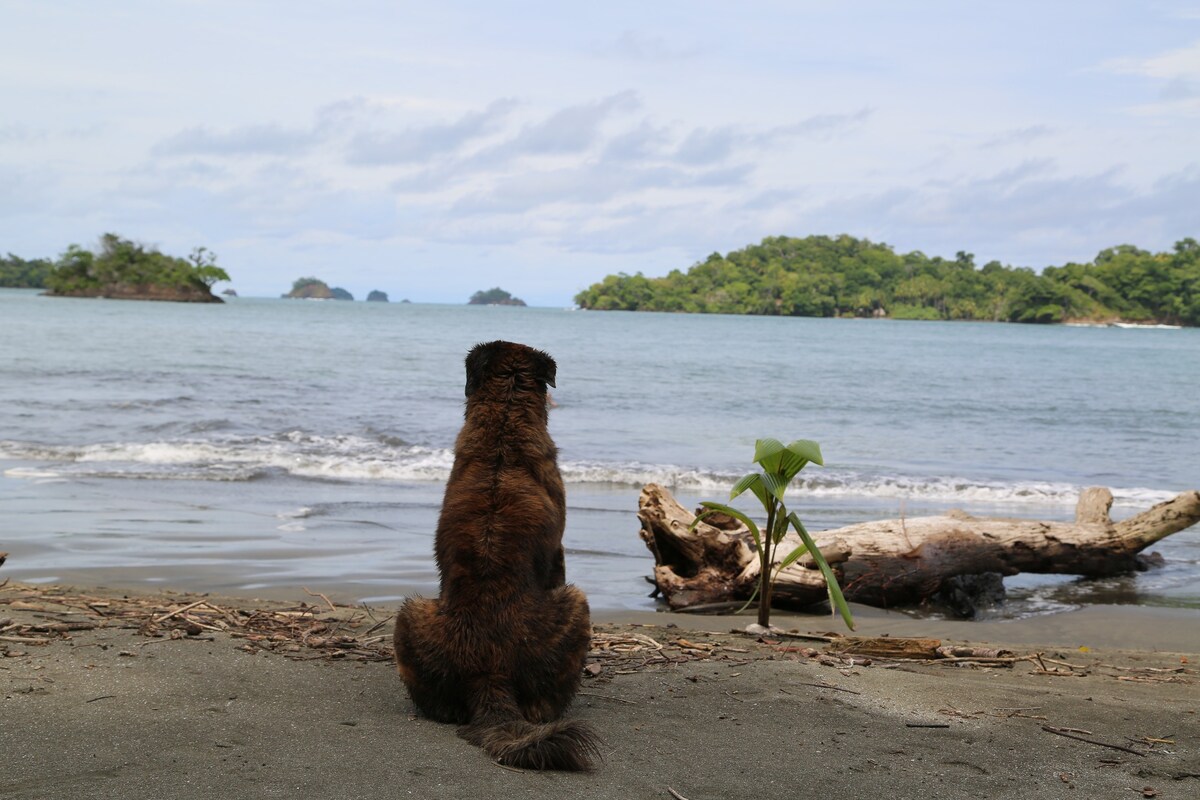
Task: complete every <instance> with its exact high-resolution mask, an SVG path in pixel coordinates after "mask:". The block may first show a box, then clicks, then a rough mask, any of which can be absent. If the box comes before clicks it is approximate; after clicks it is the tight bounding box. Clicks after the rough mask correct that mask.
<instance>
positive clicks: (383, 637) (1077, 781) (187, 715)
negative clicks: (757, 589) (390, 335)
mask: <svg viewBox="0 0 1200 800" xmlns="http://www.w3.org/2000/svg"><path fill="white" fill-rule="evenodd" d="M298 594H299V595H300V596H299V597H298V598H297V599H296V600H295V601H294V602H291V603H282V602H278V601H262V600H253V599H248V598H221V597H215V596H208V595H188V594H177V593H164V594H159V595H141V594H131V593H128V592H123V591H115V590H110V589H102V588H98V587H88V588H79V587H74V588H72V587H47V586H29V585H24V584H17V583H13V582H10V583H8V584H7V585H5V586H4V587H3V588H0V656H3V657H0V697H2V698H3V699H2V704H0V721H2V723H3V724H0V753H3V754H4V756H3V760H2V761H0V796H4V797H13V798H75V797H79V798H83V797H88V798H103V797H122V798H138V797H172V798H192V797H196V798H199V797H205V798H208V797H212V796H214V795H217V794H221V795H231V796H238V797H331V798H332V797H347V798H352V797H365V796H379V795H387V796H399V797H472V796H473V797H495V796H509V795H512V796H522V797H534V798H539V797H546V798H551V797H553V798H573V797H580V798H583V797H587V798H597V797H604V798H607V797H612V798H653V797H662V798H671V797H684V798H687V800H701V798H733V797H757V798H776V797H778V798H784V797H788V798H793V797H799V796H816V795H817V794H818V793H821V794H824V793H837V794H838V795H839V796H846V795H851V796H890V797H899V798H907V797H945V798H959V797H963V798H965V797H989V798H1006V797H1012V798H1018V797H1033V796H1037V797H1089V798H1093V797H1095V798H1109V797H1111V798H1121V797H1134V796H1138V795H1142V796H1146V797H1162V798H1191V797H1195V796H1196V793H1197V791H1200V716H1198V714H1197V712H1198V711H1200V691H1198V690H1197V679H1198V676H1197V665H1198V664H1200V618H1197V616H1196V615H1195V614H1194V613H1191V612H1186V611H1173V610H1170V609H1146V608H1135V607H1093V608H1090V609H1087V610H1085V611H1081V612H1077V613H1073V614H1061V615H1056V616H1051V617H1044V618H1040V619H1035V620H1028V621H1023V622H1009V623H998V624H989V623H983V624H978V623H975V624H972V623H961V622H943V621H930V620H918V619H912V618H909V617H906V616H903V615H899V614H886V613H883V612H880V611H877V610H872V609H866V608H859V609H857V613H858V615H859V622H860V624H859V630H858V631H856V632H855V633H856V635H861V636H863V637H880V636H884V635H887V636H888V637H889V638H896V637H924V638H936V639H938V640H939V641H940V642H941V643H942V644H943V645H958V646H959V649H958V650H957V651H956V652H961V653H969V654H974V656H975V657H969V656H968V657H960V658H958V659H947V658H937V659H932V658H928V659H920V660H912V659H909V660H894V659H889V658H880V657H878V656H863V655H853V654H851V653H848V652H847V651H846V647H847V643H846V640H845V639H844V638H842V637H836V636H835V637H832V638H831V639H830V637H823V636H822V632H836V628H835V626H834V623H833V620H831V619H829V618H826V617H814V616H793V615H783V614H779V615H776V616H775V618H774V621H775V622H776V623H777V624H778V625H779V626H780V627H781V628H783V629H784V630H785V631H792V633H784V634H780V635H772V636H767V637H757V638H756V637H752V636H748V635H746V634H744V633H733V632H731V631H732V629H734V628H740V627H742V626H744V625H745V623H746V622H748V621H749V620H748V619H747V618H745V617H736V618H734V617H693V616H681V615H671V614H641V615H639V614H628V613H621V614H618V615H617V616H616V617H615V618H614V617H613V616H612V615H605V614H599V615H597V616H596V618H595V623H596V628H595V631H596V633H595V639H594V646H593V650H592V654H591V657H590V658H589V663H588V667H587V676H586V677H585V678H584V683H583V688H582V690H581V693H580V695H579V697H578V699H577V701H576V704H575V706H574V708H573V710H572V714H573V715H574V716H576V717H578V718H580V719H584V720H587V721H588V722H589V723H590V724H592V725H593V726H594V727H595V729H596V730H597V731H598V732H599V734H600V735H601V737H602V738H603V740H604V757H605V761H604V763H603V764H602V765H601V766H600V768H599V769H598V770H596V771H595V772H594V773H591V774H585V775H572V774H555V773H548V774H539V773H534V772H526V771H516V770H512V769H509V768H504V767H500V766H498V765H496V764H494V763H492V762H490V761H489V760H488V759H487V758H486V757H485V756H484V755H483V753H482V752H481V751H479V750H478V749H476V748H474V747H472V746H471V745H468V744H467V743H465V742H464V741H462V740H460V739H458V738H457V737H456V736H455V733H454V729H453V727H451V726H447V725H441V724H437V723H434V722H430V721H428V720H425V719H421V718H419V717H417V716H416V714H415V712H414V709H413V707H412V704H411V702H410V701H409V700H408V697H407V696H406V694H405V692H404V690H403V687H402V685H401V683H400V681H399V679H398V678H397V677H396V675H395V673H394V670H393V668H392V666H391V664H390V663H389V661H388V660H387V655H388V647H389V641H388V640H389V638H390V636H389V633H390V631H389V627H388V617H389V616H390V609H387V608H370V609H368V608H365V607H362V606H359V607H349V606H338V605H335V604H333V603H332V602H330V601H329V600H327V598H325V597H322V596H319V595H309V594H307V593H304V592H301V593H298ZM810 634H813V635H810ZM867 641H870V639H869V638H868V639H867ZM673 793H674V794H673Z"/></svg>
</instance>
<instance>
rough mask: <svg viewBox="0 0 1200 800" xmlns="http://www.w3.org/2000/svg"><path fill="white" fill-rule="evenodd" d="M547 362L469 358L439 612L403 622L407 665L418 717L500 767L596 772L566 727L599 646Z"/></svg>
mask: <svg viewBox="0 0 1200 800" xmlns="http://www.w3.org/2000/svg"><path fill="white" fill-rule="evenodd" d="M554 375H555V364H554V359H552V358H551V357H550V356H549V355H547V354H546V353H543V352H541V351H540V350H534V349H533V348H530V347H526V346H525V345H522V344H514V343H512V342H489V343H488V344H481V345H477V346H476V347H474V348H473V349H472V350H471V352H470V353H468V354H467V410H466V422H465V423H464V424H463V427H462V431H461V432H460V433H459V434H458V440H457V441H456V442H455V445H454V467H453V469H452V470H451V472H450V480H449V482H448V483H447V485H446V497H445V500H444V502H443V504H442V514H441V518H440V519H439V520H438V527H437V539H436V543H435V545H434V552H435V554H436V556H437V564H438V571H439V573H440V574H441V596H440V597H439V598H438V599H437V600H427V599H423V598H419V597H414V598H410V599H409V600H407V601H406V602H405V603H404V605H403V606H401V608H400V612H399V614H398V615H397V617H396V636H395V645H396V665H397V667H398V668H399V670H400V677H401V678H403V679H404V683H405V684H406V685H407V686H408V692H409V694H410V695H411V696H412V699H413V702H414V703H416V705H417V708H419V709H420V710H421V711H422V712H424V713H425V714H426V715H427V716H429V717H432V718H433V719H436V720H439V721H441V722H455V723H458V724H460V725H462V726H463V727H461V728H459V731H458V732H459V735H460V736H462V737H463V738H465V739H466V740H467V741H469V742H472V743H474V744H476V745H479V746H480V747H482V748H483V749H484V750H485V751H487V753H488V755H490V756H491V757H492V758H494V759H496V760H497V761H498V762H500V763H502V764H508V765H511V766H517V767H527V768H531V769H571V770H586V769H590V767H591V763H592V759H593V757H595V756H596V755H597V754H598V751H597V740H596V737H595V735H594V734H592V732H591V731H590V730H589V729H588V728H587V727H586V726H584V725H582V724H581V723H578V722H569V721H562V720H560V719H559V717H561V716H562V714H563V712H564V711H565V710H566V708H567V706H568V705H569V704H570V702H571V699H572V697H574V695H575V692H576V691H577V690H578V688H579V681H580V677H581V674H582V671H583V663H584V660H585V659H586V657H587V651H588V646H589V643H590V641H591V622H590V619H589V616H588V605H587V599H586V598H585V597H584V595H583V592H581V591H580V590H579V589H576V588H575V587H574V586H567V585H565V583H564V581H565V572H564V566H563V548H562V534H563V525H564V523H565V521H566V498H565V495H564V492H563V484H562V478H561V476H560V475H559V472H558V464H557V461H556V455H557V449H556V448H555V446H554V442H553V441H552V440H551V439H550V434H549V433H548V432H547V430H546V417H547V411H546V387H547V385H549V386H554Z"/></svg>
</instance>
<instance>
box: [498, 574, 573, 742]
mask: <svg viewBox="0 0 1200 800" xmlns="http://www.w3.org/2000/svg"><path fill="white" fill-rule="evenodd" d="M530 627H531V629H532V630H533V631H536V634H535V635H534V636H532V637H531V639H530V647H529V648H528V649H527V651H526V652H525V654H524V660H523V667H522V669H521V670H520V671H519V672H517V673H516V675H514V678H515V687H514V688H515V689H516V696H517V702H518V703H519V705H520V707H521V712H522V714H523V716H524V717H525V718H526V719H528V720H530V721H531V722H546V721H549V720H553V719H558V718H559V717H561V716H562V715H563V712H565V711H566V710H567V707H568V706H569V705H570V704H571V700H572V699H573V698H574V697H575V693H576V692H577V691H578V690H579V683H580V680H581V679H582V677H583V665H584V662H585V661H586V660H587V654H588V649H589V647H590V646H591V642H592V624H591V618H590V616H589V614H588V604H587V598H586V597H585V596H584V594H583V592H581V591H580V590H579V589H577V588H575V587H574V586H562V587H559V588H558V589H554V590H552V591H549V592H547V593H546V594H545V596H544V598H543V599H542V601H541V603H539V607H538V613H537V615H536V616H535V617H534V619H533V620H532V624H531V625H530Z"/></svg>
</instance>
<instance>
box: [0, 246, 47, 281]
mask: <svg viewBox="0 0 1200 800" xmlns="http://www.w3.org/2000/svg"><path fill="white" fill-rule="evenodd" d="M53 269H54V262H53V261H51V260H50V259H48V258H35V259H33V260H31V261H26V260H25V259H23V258H21V257H19V256H15V255H13V254H12V253H9V254H8V256H7V257H5V258H0V286H2V287H4V288H6V289H44V288H46V277H47V276H48V275H49V274H50V271H51V270H53Z"/></svg>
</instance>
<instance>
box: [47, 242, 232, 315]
mask: <svg viewBox="0 0 1200 800" xmlns="http://www.w3.org/2000/svg"><path fill="white" fill-rule="evenodd" d="M227 280H229V275H228V274H227V273H226V272H225V270H223V269H221V268H220V267H218V266H217V258H216V254H214V253H213V252H212V251H210V250H208V248H205V247H198V248H196V249H195V250H193V251H192V253H191V255H189V256H188V257H187V258H186V259H184V258H176V257H174V256H168V255H164V254H163V253H160V252H159V251H158V250H156V249H154V248H148V247H146V246H144V245H141V244H137V243H135V242H132V241H130V240H128V239H122V238H121V237H120V236H117V235H116V234H115V233H106V234H104V236H102V237H100V252H99V253H93V252H92V251H90V250H84V249H83V248H82V247H80V246H79V245H74V244H73V245H71V246H70V247H68V248H67V251H66V252H65V253H63V254H62V255H61V256H60V257H59V259H58V261H56V262H55V264H54V268H53V270H52V271H51V272H50V273H49V274H48V275H47V276H46V280H45V285H46V289H48V290H49V294H55V295H64V296H72V297H127V298H138V299H155V300H191V301H202V302H218V303H219V302H221V300H220V298H218V297H216V296H214V295H213V293H212V286H213V284H214V283H216V282H217V281H227Z"/></svg>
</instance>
